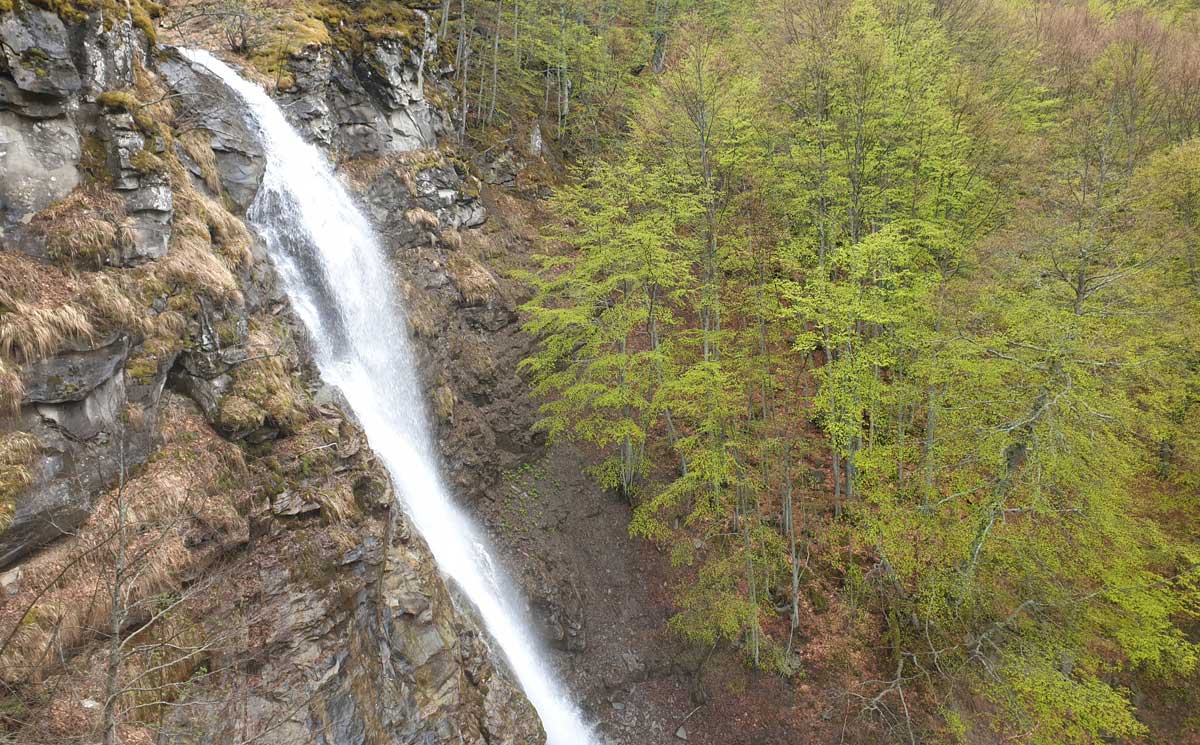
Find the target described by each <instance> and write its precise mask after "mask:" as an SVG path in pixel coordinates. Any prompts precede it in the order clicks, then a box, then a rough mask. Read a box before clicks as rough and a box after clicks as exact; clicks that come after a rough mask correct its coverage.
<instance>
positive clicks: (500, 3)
mask: <svg viewBox="0 0 1200 745" xmlns="http://www.w3.org/2000/svg"><path fill="white" fill-rule="evenodd" d="M503 10H504V0H496V27H495V28H494V29H492V102H491V103H490V104H489V105H488V113H487V123H488V124H491V123H492V118H493V117H494V116H495V115H496V90H497V88H498V87H499V79H500V78H499V71H500V22H501V20H502V18H501V14H502V11H503Z"/></svg>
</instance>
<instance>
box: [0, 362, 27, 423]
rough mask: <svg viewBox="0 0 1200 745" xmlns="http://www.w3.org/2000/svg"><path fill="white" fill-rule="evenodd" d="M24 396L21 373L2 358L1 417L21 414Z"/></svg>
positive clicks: (0, 368) (0, 385) (0, 378)
mask: <svg viewBox="0 0 1200 745" xmlns="http://www.w3.org/2000/svg"><path fill="white" fill-rule="evenodd" d="M24 396H25V384H24V383H23V382H22V381H21V375H20V373H18V372H17V371H16V370H15V369H14V368H13V367H12V366H11V365H10V364H9V363H8V362H6V361H5V360H4V359H3V358H0V417H2V416H4V415H6V414H16V413H17V412H19V411H20V410H21V399H22V398H23V397H24Z"/></svg>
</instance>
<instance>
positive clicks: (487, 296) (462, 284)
mask: <svg viewBox="0 0 1200 745" xmlns="http://www.w3.org/2000/svg"><path fill="white" fill-rule="evenodd" d="M446 269H447V271H448V272H449V273H450V279H451V280H452V281H453V282H454V286H455V287H457V288H458V291H459V292H460V293H462V296H463V298H464V299H465V300H466V301H467V302H468V303H472V304H478V303H486V302H489V301H491V300H494V299H495V297H496V288H497V284H496V278H495V277H493V276H492V273H491V272H489V271H488V270H487V267H485V266H484V265H483V264H481V263H479V261H477V260H476V259H475V258H474V257H472V256H471V255H470V254H468V253H466V252H464V251H458V252H455V253H452V254H450V257H449V258H448V259H447V260H446Z"/></svg>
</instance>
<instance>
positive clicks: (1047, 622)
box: [525, 0, 1200, 743]
mask: <svg viewBox="0 0 1200 745" xmlns="http://www.w3.org/2000/svg"><path fill="white" fill-rule="evenodd" d="M572 11H573V12H576V13H581V12H583V11H582V9H580V8H574V9H572ZM560 20H561V17H560ZM1194 20H1195V19H1194V15H1190V14H1189V11H1188V10H1187V9H1185V8H1174V9H1171V10H1170V11H1169V12H1168V11H1167V10H1162V9H1160V8H1156V9H1154V10H1149V9H1147V8H1133V7H1132V6H1131V7H1129V8H1125V7H1123V6H1122V7H1121V8H1119V9H1106V10H1104V12H1100V11H1099V10H1097V9H1095V8H1092V7H1091V6H1083V5H1061V6H1053V7H1049V6H1048V7H1047V8H1045V9H1044V13H1043V12H1042V11H1039V13H1038V14H1036V20H1034V19H1033V14H1030V13H1029V12H1028V11H1027V9H1026V8H1024V6H1018V5H1016V4H1007V3H997V4H990V5H985V4H978V5H972V4H968V6H963V7H961V8H957V10H956V11H955V12H949V11H948V10H947V9H946V8H944V7H943V6H942V5H940V4H939V5H937V6H932V5H927V4H922V3H917V4H911V3H900V4H896V3H890V2H880V1H877V0H848V1H847V2H842V3H832V4H831V3H818V2H800V3H787V4H783V3H780V4H772V3H769V4H767V5H766V6H763V7H756V8H755V9H753V10H752V11H744V12H739V13H734V12H732V11H731V10H730V9H729V8H726V7H706V8H704V9H702V12H697V13H693V14H689V15H685V16H677V17H674V18H672V19H668V20H666V21H664V19H661V18H659V19H654V20H653V21H650V22H648V21H647V20H646V19H645V18H641V19H640V20H637V21H635V22H632V23H630V25H629V28H637V26H638V24H639V23H640V24H646V25H647V26H648V27H649V28H650V29H651V31H652V33H651V34H650V35H649V40H650V45H649V46H646V40H645V39H643V40H642V42H641V44H642V46H640V47H638V48H639V49H641V50H642V52H641V53H642V54H645V53H648V52H650V53H651V54H653V52H652V50H653V49H654V48H655V46H656V44H655V40H656V39H659V38H660V37H659V36H656V34H664V35H665V36H666V37H667V38H669V40H670V43H669V45H668V46H669V51H668V52H667V53H666V54H665V55H663V56H662V57H661V59H662V62H663V68H664V69H663V71H662V72H661V73H660V74H653V75H651V76H650V77H649V78H647V79H644V81H639V82H638V84H637V85H636V86H633V87H630V88H625V89H623V93H622V94H621V98H622V101H623V102H622V104H621V107H620V110H621V113H623V116H624V119H623V126H622V127H621V129H622V130H623V131H624V133H625V134H624V136H623V137H622V138H621V139H620V143H619V145H618V146H613V145H606V147H607V149H608V157H607V158H605V159H602V160H600V161H598V162H595V163H593V164H592V165H590V167H589V168H588V170H587V171H586V172H584V173H582V174H580V176H579V177H578V178H577V179H576V180H575V181H574V182H573V183H572V184H570V185H567V186H565V187H563V188H561V189H560V190H559V191H558V193H557V195H556V197H555V200H554V202H553V206H554V208H555V210H556V211H557V213H558V215H559V217H560V225H561V226H560V228H559V229H558V230H557V231H556V232H555V233H554V235H553V237H554V238H556V239H557V240H558V241H559V244H558V247H559V250H557V251H556V252H554V254H553V255H552V256H550V257H547V258H546V259H545V261H544V264H543V269H542V272H541V273H540V276H539V277H537V278H535V279H534V283H535V286H536V289H537V294H536V296H535V298H534V300H533V301H531V303H530V304H529V306H528V307H527V310H528V311H529V312H530V314H531V315H530V318H531V320H530V323H529V325H528V327H527V328H528V330H529V331H531V332H532V333H534V334H537V335H538V336H539V337H540V339H541V340H542V344H541V346H540V347H539V349H538V351H537V352H536V353H535V354H534V355H533V356H532V357H531V358H530V359H529V360H528V361H526V363H525V364H526V369H527V371H528V372H529V373H530V375H531V377H532V379H533V382H534V385H535V388H536V390H537V391H538V392H539V393H540V394H541V395H544V396H546V397H547V403H546V405H545V408H544V409H543V414H544V419H543V420H542V423H541V425H540V426H542V427H543V428H545V429H546V430H547V431H548V432H549V433H550V434H551V435H552V436H555V437H568V438H571V439H575V440H578V441H581V442H586V443H591V444H593V445H596V446H597V447H598V448H599V449H600V450H601V452H602V453H603V456H604V458H605V460H604V461H603V465H602V466H601V468H600V469H599V472H598V477H599V478H600V480H601V482H602V483H604V484H605V485H607V486H614V487H620V488H622V489H623V490H624V491H625V493H626V494H627V495H630V496H631V497H632V498H633V499H634V500H635V502H636V504H635V511H634V517H633V520H632V523H631V530H632V531H633V532H634V533H635V534H637V535H640V536H644V537H646V538H648V539H652V540H655V541H658V542H661V543H663V544H665V545H668V546H669V547H670V549H671V557H672V560H673V561H674V562H675V563H676V564H677V565H678V566H679V567H680V568H681V569H680V571H681V572H683V573H684V576H685V577H687V581H686V582H685V583H684V584H683V585H682V586H681V588H680V592H679V594H678V595H677V603H678V610H679V612H678V614H677V615H676V616H675V617H674V618H673V619H672V621H671V626H672V629H674V630H675V631H676V632H678V633H680V634H681V635H682V636H683V637H685V638H687V639H690V640H692V641H695V642H697V643H701V644H706V645H711V644H714V643H717V642H721V641H724V642H727V643H733V644H737V645H739V646H742V647H743V648H744V649H746V650H748V651H753V654H752V655H751V657H752V659H754V661H755V662H757V663H758V664H760V665H765V664H774V663H773V662H772V660H776V659H778V656H777V655H774V654H772V653H771V652H770V647H771V645H772V643H773V639H772V638H771V636H770V635H769V634H767V633H766V632H765V631H764V629H765V628H766V625H765V624H764V623H763V621H764V619H766V618H767V617H769V616H770V615H771V613H773V609H774V607H775V603H773V602H771V600H772V595H771V593H773V592H779V593H782V594H784V595H793V594H794V593H796V592H802V590H801V589H799V586H798V584H797V585H796V586H795V588H796V589H793V588H791V587H786V583H787V580H788V577H789V575H790V573H791V571H790V570H791V569H793V568H794V567H796V566H797V564H798V562H799V561H800V558H799V556H800V551H798V550H797V548H796V544H797V543H803V541H804V540H805V538H804V537H803V536H799V537H797V535H796V530H795V520H796V518H795V517H794V515H793V513H792V495H793V494H794V493H795V492H797V491H799V490H801V489H803V488H805V487H806V486H807V483H806V482H805V481H803V480H802V479H801V478H800V476H799V474H801V473H803V471H804V469H803V468H802V467H801V466H800V458H801V457H802V456H803V454H804V453H807V452H811V451H812V449H813V447H814V446H820V447H821V448H822V450H823V452H824V455H825V457H826V458H828V460H827V461H826V462H827V463H828V464H829V467H830V472H831V475H832V477H833V478H832V480H831V481H829V482H827V487H826V488H827V491H828V492H832V493H831V494H829V493H825V494H820V493H819V494H817V495H816V500H815V502H816V506H815V507H813V508H812V509H815V510H817V511H818V512H819V513H822V514H820V516H819V517H818V518H817V520H818V524H820V525H824V526H826V527H825V528H823V529H824V530H825V531H826V534H825V535H815V536H812V537H811V540H812V541H813V542H814V543H815V544H816V545H817V546H823V545H830V544H833V545H837V546H849V549H850V551H851V552H852V553H853V554H854V558H850V559H847V558H846V556H844V555H839V556H838V557H837V558H827V559H826V560H825V561H826V562H827V565H828V567H829V569H830V570H836V571H837V572H839V574H837V575H834V578H835V579H840V580H841V581H842V582H843V588H844V591H845V593H846V594H847V596H848V597H851V598H854V599H855V602H857V599H859V598H864V597H865V598H867V600H868V609H869V611H870V612H872V613H874V614H877V618H878V620H879V623H878V627H879V628H887V629H888V631H887V634H888V639H887V640H885V641H884V643H882V645H881V646H882V647H884V648H886V649H888V650H889V654H890V656H891V657H892V659H891V660H890V664H892V665H896V664H897V663H900V670H901V672H900V673H898V675H899V676H900V679H899V680H898V681H897V682H898V683H903V684H904V685H906V686H911V685H917V684H918V681H919V682H920V684H932V685H933V686H935V687H938V688H939V689H940V690H942V691H944V692H948V693H949V694H950V695H951V698H952V699H953V698H954V697H962V696H974V697H984V698H986V699H988V700H989V701H990V702H991V705H990V706H985V707H982V708H980V707H976V706H974V705H973V704H972V703H970V702H969V701H968V702H961V701H959V702H956V701H953V700H950V701H949V703H945V704H944V705H942V706H941V707H940V711H942V712H943V713H944V717H943V718H944V720H945V729H946V733H947V734H949V735H950V736H952V737H954V738H957V739H958V740H963V739H964V738H969V737H970V735H969V734H968V733H970V732H973V731H975V730H977V729H978V728H979V727H980V726H984V727H987V728H991V729H994V730H996V731H997V732H1000V733H1002V734H1003V735H1005V736H1012V735H1018V734H1019V735H1022V736H1023V737H1025V738H1026V739H1028V740H1030V741H1034V742H1046V743H1051V742H1055V743H1057V742H1079V743H1086V742H1099V741H1107V740H1111V739H1120V738H1126V739H1129V738H1138V737H1142V736H1144V735H1145V734H1146V733H1147V731H1148V730H1147V724H1146V723H1144V722H1142V721H1140V720H1139V718H1138V711H1137V710H1136V708H1135V707H1134V706H1133V705H1132V704H1131V702H1130V693H1129V691H1130V689H1131V688H1132V687H1133V686H1134V685H1135V684H1136V685H1139V686H1145V685H1153V686H1162V687H1169V686H1172V685H1176V684H1179V682H1180V681H1186V680H1187V679H1188V678H1189V676H1192V675H1194V673H1195V671H1196V670H1197V666H1198V664H1200V647H1198V646H1197V644H1196V641H1195V639H1194V638H1193V637H1191V636H1189V635H1188V633H1187V630H1188V629H1189V628H1193V627H1194V623H1195V621H1196V620H1197V614H1198V612H1200V594H1198V590H1200V514H1198V513H1197V511H1196V506H1195V500H1194V495H1195V491H1196V489H1197V486H1198V485H1200V425H1198V422H1200V383H1198V382H1197V381H1198V380H1200V345H1198V343H1197V341H1196V335H1195V333H1194V329H1193V328H1191V326H1192V325H1194V324H1191V323H1189V322H1190V321H1191V320H1193V319H1195V318H1197V317H1200V312H1198V311H1200V269H1198V268H1197V267H1200V259H1198V254H1197V246H1200V145H1197V142H1200V140H1197V139H1193V138H1194V137H1195V136H1196V135H1197V134H1200V126H1198V125H1200V118H1197V115H1196V112H1195V110H1194V107H1189V105H1188V104H1186V103H1184V102H1185V101H1186V100H1190V99H1188V96H1189V95H1190V94H1189V93H1187V91H1191V90H1194V89H1195V87H1196V86H1200V76H1198V75H1197V71H1196V70H1195V68H1194V65H1191V64H1190V63H1188V62H1186V61H1185V60H1188V59H1194V56H1195V54H1196V53H1197V38H1196V36H1195V33H1194V30H1193V28H1194V26H1193V25H1192V24H1194ZM560 27H561V23H560ZM561 30H562V28H560V31H561ZM592 34H593V38H592V39H591V40H590V41H588V40H587V39H580V40H579V41H578V42H577V48H585V47H586V46H587V44H589V43H591V44H598V43H600V42H599V41H598V39H599V36H600V34H599V33H598V32H596V31H595V30H594V29H593V32H592ZM573 44H576V42H573ZM563 48H565V47H564V46H563V45H560V46H558V47H554V46H553V45H551V46H549V47H547V49H550V50H557V51H560V52H561V50H562V49H563ZM572 48H576V47H572ZM530 59H538V57H537V56H536V55H533V56H531V57H530ZM544 69H550V68H548V67H547V68H544ZM810 423H811V424H813V425H815V428H816V429H810V428H809V424H810ZM821 521H824V522H821ZM826 553H828V552H826ZM859 557H861V558H859ZM863 561H866V562H869V564H870V566H867V567H864V566H862V565H861V563H862V562H863ZM797 582H798V580H797ZM781 587H783V588H784V589H782V590H781V589H780V588H781ZM795 622H796V616H794V617H793V623H795ZM793 632H794V629H793ZM862 641H863V643H866V644H872V645H874V644H876V643H878V642H879V640H875V639H864V640H862ZM786 667H787V666H786V665H782V666H780V669H786ZM914 670H919V671H921V672H920V673H916V672H914ZM914 676H919V677H914ZM892 690H893V689H889V688H888V687H887V685H886V684H885V685H883V686H882V690H881V691H880V696H884V697H886V696H888V695H890V693H889V692H890V691H892ZM910 703H911V702H910ZM959 703H964V704H965V705H963V706H960V705H958V704H959ZM871 711H873V712H878V711H879V707H878V706H876V707H875V708H873V709H871ZM967 711H977V712H979V711H983V712H984V713H976V714H972V715H971V716H973V717H979V718H981V719H985V720H989V721H986V722H983V723H982V725H981V723H978V722H970V721H965V717H967V714H966V712H967ZM885 723H886V722H885ZM1025 733H1033V734H1025Z"/></svg>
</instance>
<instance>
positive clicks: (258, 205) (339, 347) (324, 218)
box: [181, 50, 595, 745]
mask: <svg viewBox="0 0 1200 745" xmlns="http://www.w3.org/2000/svg"><path fill="white" fill-rule="evenodd" d="M181 52H182V53H183V55H184V56H185V57H187V58H188V59H189V60H190V61H191V62H193V63H195V64H198V65H200V66H202V67H205V68H207V69H208V70H209V71H211V72H212V73H213V74H215V75H217V76H218V77H219V78H221V80H223V81H224V82H225V84H226V85H228V86H229V87H230V88H232V89H233V90H234V91H235V92H236V93H237V94H238V95H239V96H241V97H242V99H243V100H244V101H245V102H246V105H247V107H248V109H249V111H250V115H251V117H252V118H253V120H254V122H255V123H256V124H257V125H258V129H259V131H260V132H261V134H262V144H263V150H264V152H265V154H266V173H265V174H264V176H263V183H262V186H261V187H260V189H259V191H258V194H257V196H256V197H255V199H254V204H253V205H251V207H250V214H249V217H250V222H251V224H252V226H253V228H254V229H255V231H256V232H258V234H259V235H260V236H261V237H262V238H263V240H264V241H265V242H266V244H267V249H268V252H269V253H270V256H271V261H272V263H273V264H274V265H275V268H276V270H277V271H278V272H279V275H280V278H281V279H282V281H283V284H284V287H285V289H286V290H287V293H288V296H289V297H290V298H291V300H292V305H293V307H294V308H295V310H296V313H297V314H298V315H299V316H300V318H301V320H303V322H304V325H305V327H307V329H308V332H309V334H310V335H311V337H312V340H313V344H314V347H315V350H314V351H315V356H316V361H317V365H318V367H319V368H320V370H321V376H322V378H323V379H324V380H325V382H326V383H329V384H331V385H335V386H337V387H338V388H339V389H340V390H341V391H342V393H343V395H345V397H346V400H347V401H349V403H350V406H351V407H352V408H353V409H354V413H355V415H356V416H357V417H358V419H359V421H360V422H361V423H362V426H363V429H364V430H365V431H366V434H367V438H368V439H369V440H370V443H371V447H372V448H373V449H374V450H375V452H376V453H377V454H378V455H379V456H380V458H382V460H383V462H384V463H385V464H386V466H387V468H388V471H389V472H390V474H391V477H392V481H393V482H394V484H395V486H396V492H397V493H398V494H399V495H400V498H401V499H402V500H403V504H404V508H405V511H406V513H407V514H408V515H409V517H410V518H411V520H412V521H413V523H414V524H415V525H416V527H417V529H418V530H419V531H420V532H421V535H422V536H424V537H425V540H426V542H428V544H429V547H430V549H431V550H432V551H433V555H434V558H435V559H436V560H437V563H438V567H439V568H440V569H441V570H442V571H443V572H444V573H445V574H447V575H449V576H450V578H451V579H452V580H453V581H454V582H456V583H457V584H458V586H459V587H460V588H461V589H462V591H463V593H464V594H465V595H466V596H467V598H469V599H470V600H471V602H472V603H474V604H475V606H476V607H477V608H478V610H479V614H480V617H481V618H482V619H483V622H484V623H485V624H486V625H487V629H488V631H489V632H490V633H491V635H492V638H493V639H495V641H496V642H497V643H498V644H499V645H500V647H501V649H502V650H503V651H504V655H505V657H506V658H507V659H508V662H509V665H510V666H511V668H512V670H513V672H514V674H515V675H516V676H517V679H518V680H519V681H520V684H521V686H522V687H523V688H524V690H525V695H526V696H528V698H529V700H530V702H532V703H533V705H534V707H535V708H536V709H537V712H538V715H539V716H540V717H541V719H542V723H543V725H544V726H545V728H546V734H547V738H548V742H549V743H550V745H589V744H591V743H594V742H595V737H594V735H593V734H592V732H591V731H590V728H589V727H588V726H587V725H586V724H584V721H583V718H582V716H581V715H580V712H579V710H578V709H577V708H576V707H575V705H574V704H573V703H572V702H571V700H570V698H568V696H567V694H566V691H565V690H564V689H563V687H562V686H561V684H560V683H559V682H558V681H557V680H556V679H555V677H554V675H553V674H552V672H551V670H550V669H549V666H548V665H547V664H546V663H545V661H544V660H543V659H542V652H541V650H540V649H539V647H538V644H537V643H536V642H535V641H534V639H533V638H532V637H531V635H530V633H529V630H528V628H527V626H528V624H527V623H526V621H525V619H524V614H523V613H522V612H521V611H519V610H518V608H519V606H518V604H517V603H516V602H514V594H513V593H512V592H511V591H510V590H508V589H507V581H506V580H505V578H504V577H503V576H498V572H497V571H496V569H495V566H494V564H493V562H492V559H491V557H490V555H489V554H488V549H487V542H486V541H485V540H484V537H483V536H482V535H481V533H480V532H479V530H478V529H477V528H476V527H475V525H474V524H473V523H472V522H471V521H470V520H469V519H467V517H466V516H465V515H464V514H463V513H462V512H461V511H460V510H459V509H458V508H457V507H456V506H455V505H454V503H453V502H452V501H451V499H450V495H449V493H448V492H447V491H446V488H445V486H443V484H442V480H441V476H440V474H439V473H438V467H437V465H436V463H437V459H436V458H435V457H434V454H433V453H434V451H433V448H432V445H431V438H430V436H429V427H428V425H427V422H426V416H425V406H424V398H423V392H422V390H421V384H420V381H419V380H418V379H417V374H416V368H415V366H414V365H413V362H412V355H411V353H410V352H409V349H408V326H407V323H406V321H405V319H404V315H403V313H402V312H401V309H400V306H399V304H398V302H397V301H396V298H395V291H394V288H393V286H392V283H391V281H390V279H389V277H390V274H389V272H388V269H387V265H386V264H385V262H384V259H383V255H382V252H381V251H380V248H379V244H378V241H377V240H376V238H375V233H374V231H373V230H372V229H371V226H370V225H369V224H368V223H367V220H366V218H365V217H363V215H362V213H360V212H359V210H358V208H357V207H355V205H354V202H353V201H352V200H351V198H350V196H349V194H348V193H347V192H346V190H345V189H344V188H343V187H342V185H341V184H340V183H339V182H338V180H337V179H336V178H335V177H334V175H333V171H332V169H331V168H330V165H329V163H328V162H327V161H326V159H325V157H324V155H323V154H322V153H321V152H320V151H319V150H317V148H316V147H314V146H312V145H310V144H308V143H307V142H305V141H304V140H303V139H302V138H301V137H300V135H299V134H298V133H297V132H296V131H295V130H294V129H293V128H292V126H291V125H290V124H288V122H287V120H286V119H285V118H284V116H283V112H282V111H280V109H279V107H278V106H277V105H276V104H275V102H274V101H272V100H271V98H270V96H268V95H267V94H266V92H265V91H263V90H262V89H261V88H259V87H258V86H256V85H253V84H252V83H249V82H247V81H245V80H243V79H242V78H241V77H240V76H239V75H238V74H237V73H236V72H235V71H234V70H233V69H232V68H230V67H229V66H228V65H226V64H225V63H223V62H221V61H220V60H219V59H217V58H216V57H214V56H212V55H211V54H209V53H208V52H205V51H198V50H181Z"/></svg>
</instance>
